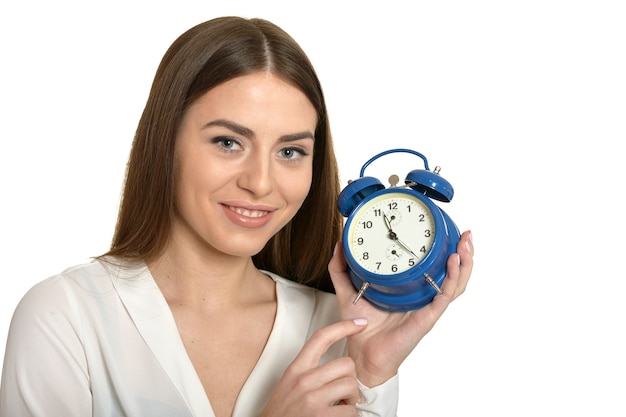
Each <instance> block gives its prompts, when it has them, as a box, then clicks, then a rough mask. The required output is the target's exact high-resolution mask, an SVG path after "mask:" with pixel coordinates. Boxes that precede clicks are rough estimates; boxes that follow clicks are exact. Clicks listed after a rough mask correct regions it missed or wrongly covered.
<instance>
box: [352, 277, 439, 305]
mask: <svg viewBox="0 0 626 417" xmlns="http://www.w3.org/2000/svg"><path fill="white" fill-rule="evenodd" d="M433 283H434V281H433ZM435 285H436V284H435ZM369 286H370V283H369V282H367V281H363V285H361V289H360V290H359V292H358V293H357V295H356V298H355V299H354V301H353V302H352V304H356V303H357V302H358V301H359V299H360V298H361V297H362V296H363V293H364V292H365V290H366V289H367V287H369Z"/></svg>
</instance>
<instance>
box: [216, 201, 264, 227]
mask: <svg viewBox="0 0 626 417" xmlns="http://www.w3.org/2000/svg"><path fill="white" fill-rule="evenodd" d="M222 208H223V209H224V214H225V215H226V217H227V218H228V219H229V220H230V221H231V222H232V223H234V224H236V225H237V226H241V227H246V228H257V227H262V226H265V225H266V224H267V223H268V222H269V221H270V220H271V218H272V213H273V212H274V210H269V209H268V210H264V208H265V207H262V208H252V207H243V206H240V205H232V204H222Z"/></svg>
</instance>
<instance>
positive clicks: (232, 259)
mask: <svg viewBox="0 0 626 417" xmlns="http://www.w3.org/2000/svg"><path fill="white" fill-rule="evenodd" d="M338 193H339V182H338V173H337V166H336V161H335V157H334V153H333V147H332V141H331V135H330V130H329V124H328V118H327V113H326V105H325V102H324V97H323V94H322V89H321V87H320V84H319V81H318V79H317V76H316V74H315V71H314V69H313V67H312V66H311V64H310V62H309V60H308V59H307V57H306V55H305V54H304V52H303V51H302V50H301V49H300V47H299V46H298V45H297V43H296V42H295V41H294V40H293V39H292V38H291V37H289V35H287V34H286V33H285V32H284V31H282V30H281V29H280V28H278V27H276V26H275V25H273V24H271V23H270V22H267V21H264V20H260V19H251V20H247V19H242V18H237V17H224V18H218V19H214V20H211V21H208V22H205V23H202V24H200V25H197V26H195V27H193V28H191V29H190V30H189V31H187V32H186V33H184V34H183V35H181V36H180V37H179V38H178V39H177V40H176V41H175V42H174V43H173V44H172V46H171V47H170V49H169V50H168V51H167V53H166V54H165V56H164V58H163V60H162V62H161V65H160V66H159V68H158V70H157V73H156V76H155V79H154V83H153V87H152V90H151V92H150V96H149V98H148V102H147V104H146V107H145V110H144V113H143V115H142V117H141V120H140V122H139V126H138V129H137V132H136V136H135V140H134V143H133V147H132V151H131V155H130V159H129V163H128V169H127V176H126V181H125V187H124V193H123V198H122V201H121V205H120V212H119V218H118V223H117V228H116V231H115V235H114V237H113V242H112V245H111V249H110V251H109V252H108V253H106V254H104V255H102V256H100V257H98V258H97V259H95V260H94V261H93V262H91V263H89V264H86V265H78V266H75V267H73V268H70V269H68V270H66V271H64V272H63V273H61V274H59V275H56V276H53V277H51V278H49V279H48V280H45V281H43V282H42V283H40V284H38V285H36V286H35V287H34V288H33V289H32V290H31V291H29V292H28V294H26V295H25V297H24V298H23V300H22V301H21V302H20V304H19V306H18V307H17V309H16V312H15V315H14V318H13V321H12V324H11V329H10V332H9V339H8V343H7V350H6V358H5V364H4V370H3V379H2V385H1V386H0V416H2V417H8V416H11V417H13V416H47V417H49V416H64V417H71V416H87V415H91V416H111V415H115V416H118V415H119V416H148V415H149V416H212V415H214V416H216V417H227V416H245V417H250V416H263V417H279V416H293V415H298V416H302V417H307V416H356V415H357V411H358V412H359V413H360V414H359V415H362V416H393V415H395V413H396V408H397V394H398V387H397V384H398V377H397V371H398V368H399V366H400V364H401V363H402V361H403V360H404V359H405V358H406V357H407V356H408V354H409V353H410V352H411V351H412V350H413V348H414V347H415V346H416V345H417V343H418V342H419V341H420V340H421V338H422V337H423V336H424V335H425V334H426V333H427V332H428V331H429V330H430V329H431V328H432V326H433V325H434V324H435V322H436V321H437V319H438V318H439V317H440V316H441V314H442V313H443V311H444V310H445V308H446V307H447V305H448V304H449V303H450V302H451V301H452V300H453V299H454V298H456V297H457V296H458V295H459V294H461V293H462V292H463V291H464V289H465V286H466V285H467V281H468V279H469V276H470V273H471V269H472V254H473V247H472V245H471V239H470V234H469V232H465V233H464V234H463V235H462V238H461V242H460V243H459V247H458V254H454V255H452V256H451V257H450V259H449V261H448V264H447V267H448V276H447V277H446V280H445V282H444V285H443V291H444V294H443V295H442V296H438V297H436V298H435V299H434V300H433V302H432V303H431V304H429V305H428V306H426V307H424V308H422V309H420V310H417V311H414V312H410V313H388V312H384V311H381V310H378V309H376V308H374V307H372V306H371V305H369V304H368V303H367V302H366V301H365V300H361V301H359V302H358V303H357V304H356V305H353V303H352V300H353V299H354V295H355V289H354V288H353V287H352V284H351V283H350V281H349V278H348V277H347V274H346V266H345V263H344V261H343V254H342V253H341V248H340V245H336V243H337V241H338V240H339V238H340V232H341V227H342V219H341V217H340V214H339V213H338V211H337V209H336V199H337V196H338ZM335 248H336V249H335ZM333 292H336V294H333Z"/></svg>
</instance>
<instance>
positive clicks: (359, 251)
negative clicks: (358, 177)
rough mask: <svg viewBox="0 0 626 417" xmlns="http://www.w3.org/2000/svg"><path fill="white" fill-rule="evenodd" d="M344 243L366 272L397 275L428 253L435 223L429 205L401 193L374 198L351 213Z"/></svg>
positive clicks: (390, 193)
mask: <svg viewBox="0 0 626 417" xmlns="http://www.w3.org/2000/svg"><path fill="white" fill-rule="evenodd" d="M348 227H349V229H348V234H347V241H348V242H347V243H348V245H349V248H350V252H351V253H352V256H353V257H354V260H355V261H356V262H357V263H358V264H359V265H360V266H361V267H362V268H363V269H365V270H367V271H370V272H373V273H376V274H380V275H393V274H399V273H402V272H404V271H407V270H408V269H410V268H412V267H413V266H415V265H416V264H417V263H419V262H420V261H421V260H422V259H423V258H424V257H425V256H426V254H428V252H429V251H430V249H431V247H432V244H433V240H434V237H435V222H434V219H433V216H432V213H431V211H430V209H429V208H428V206H427V205H426V204H425V203H424V202H422V201H421V200H420V199H419V198H417V197H415V196H413V195H411V194H409V193H403V192H389V193H384V194H381V195H379V196H376V197H374V198H372V199H371V200H369V201H368V202H366V203H365V204H363V205H362V206H361V207H359V208H358V210H357V211H356V212H355V213H354V216H353V217H352V220H351V222H350V225H348Z"/></svg>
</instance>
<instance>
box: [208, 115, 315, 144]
mask: <svg viewBox="0 0 626 417" xmlns="http://www.w3.org/2000/svg"><path fill="white" fill-rule="evenodd" d="M211 126H221V127H225V128H227V129H229V130H232V131H233V132H235V133H237V134H238V135H241V136H244V137H246V138H248V139H254V136H255V135H254V132H253V131H252V130H251V129H249V128H247V127H245V126H242V125H240V124H239V123H235V122H233V121H231V120H226V119H217V120H212V121H210V122H208V123H207V124H205V125H204V126H202V129H206V128H209V127H211ZM299 139H312V140H315V136H314V135H313V133H311V132H309V131H303V132H298V133H291V134H288V135H283V136H281V137H280V138H279V139H278V140H279V141H281V142H293V141H296V140H299Z"/></svg>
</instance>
